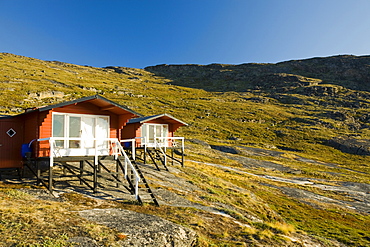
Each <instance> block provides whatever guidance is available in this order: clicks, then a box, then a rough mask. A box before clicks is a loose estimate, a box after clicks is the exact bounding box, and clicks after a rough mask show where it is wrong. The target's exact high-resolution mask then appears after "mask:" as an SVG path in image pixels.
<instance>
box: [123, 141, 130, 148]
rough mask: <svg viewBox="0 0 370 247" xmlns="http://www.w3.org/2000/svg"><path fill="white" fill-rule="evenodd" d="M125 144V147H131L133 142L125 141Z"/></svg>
mask: <svg viewBox="0 0 370 247" xmlns="http://www.w3.org/2000/svg"><path fill="white" fill-rule="evenodd" d="M123 146H124V147H125V148H129V147H131V142H124V143H123Z"/></svg>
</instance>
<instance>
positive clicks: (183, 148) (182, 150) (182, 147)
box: [181, 137, 185, 167]
mask: <svg viewBox="0 0 370 247" xmlns="http://www.w3.org/2000/svg"><path fill="white" fill-rule="evenodd" d="M184 152H185V147H184V137H183V138H181V166H182V167H184Z"/></svg>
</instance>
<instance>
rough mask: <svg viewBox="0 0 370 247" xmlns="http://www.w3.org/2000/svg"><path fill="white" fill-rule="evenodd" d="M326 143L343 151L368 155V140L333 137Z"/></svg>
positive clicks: (369, 149)
mask: <svg viewBox="0 0 370 247" xmlns="http://www.w3.org/2000/svg"><path fill="white" fill-rule="evenodd" d="M328 144H329V145H330V146H332V147H334V148H336V149H339V150H340V151H342V152H344V153H350V154H359V155H370V140H359V139H355V138H351V137H335V138H333V139H331V140H329V141H328Z"/></svg>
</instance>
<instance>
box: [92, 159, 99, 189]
mask: <svg viewBox="0 0 370 247" xmlns="http://www.w3.org/2000/svg"><path fill="white" fill-rule="evenodd" d="M95 159H97V157H95ZM98 166H99V164H98V162H97V161H95V160H94V167H93V168H94V174H93V188H94V190H93V191H94V193H97V192H98Z"/></svg>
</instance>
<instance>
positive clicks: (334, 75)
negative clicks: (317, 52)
mask: <svg viewBox="0 0 370 247" xmlns="http://www.w3.org/2000/svg"><path fill="white" fill-rule="evenodd" d="M145 70H147V71H150V72H153V73H155V74H157V75H161V76H164V77H166V78H169V79H172V80H173V83H175V84H177V85H182V86H188V87H195V88H202V89H205V90H209V91H239V92H244V91H247V90H250V89H261V90H267V91H270V90H275V91H276V90H277V91H287V90H289V89H296V88H300V87H309V86H316V85H320V84H332V85H337V86H342V87H344V88H347V89H352V90H362V91H370V56H350V55H343V56H333V57H326V58H311V59H305V60H293V61H287V62H281V63H276V64H256V63H249V64H240V65H227V64H211V65H157V66H150V67H146V68H145Z"/></svg>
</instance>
